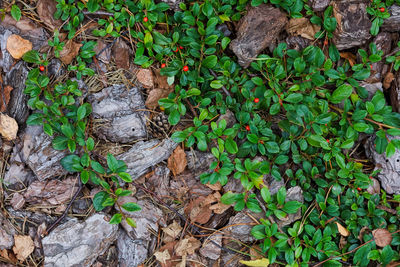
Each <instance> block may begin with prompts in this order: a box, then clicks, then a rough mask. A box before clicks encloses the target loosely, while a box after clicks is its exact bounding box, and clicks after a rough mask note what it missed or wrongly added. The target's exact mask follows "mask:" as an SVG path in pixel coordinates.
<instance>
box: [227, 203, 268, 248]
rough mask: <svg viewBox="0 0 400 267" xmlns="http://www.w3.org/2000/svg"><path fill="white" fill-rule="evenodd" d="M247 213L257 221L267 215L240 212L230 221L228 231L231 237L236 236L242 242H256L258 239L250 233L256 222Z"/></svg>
mask: <svg viewBox="0 0 400 267" xmlns="http://www.w3.org/2000/svg"><path fill="white" fill-rule="evenodd" d="M246 213H248V214H250V215H251V216H252V217H253V218H256V219H260V218H262V217H263V216H264V215H265V214H264V215H263V214H262V213H254V212H251V211H246V212H245V211H240V212H238V213H237V214H236V215H235V216H233V217H231V218H230V219H229V223H228V227H227V230H228V231H229V232H230V234H231V236H234V237H235V238H236V239H238V240H240V241H241V242H244V243H248V242H254V241H255V240H256V239H255V238H254V237H253V236H252V235H251V234H250V231H251V229H252V228H253V226H254V225H252V224H253V223H254V221H253V219H252V218H250V216H248V215H247V214H246Z"/></svg>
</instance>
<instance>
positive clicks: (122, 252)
mask: <svg viewBox="0 0 400 267" xmlns="http://www.w3.org/2000/svg"><path fill="white" fill-rule="evenodd" d="M117 249H118V261H119V266H120V267H136V266H138V265H139V264H140V263H142V262H143V261H145V260H146V258H147V254H148V251H147V242H143V241H142V240H137V239H136V240H135V239H132V238H130V237H129V236H128V235H127V234H126V233H125V232H124V231H123V230H120V231H119V236H118V240H117Z"/></svg>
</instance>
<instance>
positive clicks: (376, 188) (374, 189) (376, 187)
mask: <svg viewBox="0 0 400 267" xmlns="http://www.w3.org/2000/svg"><path fill="white" fill-rule="evenodd" d="M367 191H368V193H370V194H371V195H373V194H380V193H381V185H380V184H379V182H378V180H376V179H374V178H372V185H370V186H369V187H368V188H367Z"/></svg>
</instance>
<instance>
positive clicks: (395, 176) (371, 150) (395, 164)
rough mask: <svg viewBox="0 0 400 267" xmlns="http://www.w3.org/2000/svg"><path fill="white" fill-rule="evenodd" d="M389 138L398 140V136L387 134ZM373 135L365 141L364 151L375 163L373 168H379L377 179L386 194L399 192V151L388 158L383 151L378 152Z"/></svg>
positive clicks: (399, 138)
mask: <svg viewBox="0 0 400 267" xmlns="http://www.w3.org/2000/svg"><path fill="white" fill-rule="evenodd" d="M387 137H388V138H389V140H393V139H396V140H400V137H398V136H396V137H392V136H390V135H388V136H387ZM374 140H375V136H372V137H370V138H369V139H368V140H367V142H366V143H365V152H366V154H367V156H368V157H369V158H372V160H373V161H374V163H375V169H374V170H381V171H380V172H379V173H378V176H377V178H378V180H379V181H380V182H381V185H382V188H383V189H384V190H385V191H386V193H388V194H400V152H399V150H397V149H396V152H395V154H394V155H393V156H391V157H390V158H388V157H386V154H385V152H383V153H382V154H379V153H378V152H376V150H375V146H374Z"/></svg>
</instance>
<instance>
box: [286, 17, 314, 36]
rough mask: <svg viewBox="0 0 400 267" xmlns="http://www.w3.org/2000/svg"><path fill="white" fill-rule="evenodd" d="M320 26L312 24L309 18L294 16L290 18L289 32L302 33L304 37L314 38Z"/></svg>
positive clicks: (293, 33)
mask: <svg viewBox="0 0 400 267" xmlns="http://www.w3.org/2000/svg"><path fill="white" fill-rule="evenodd" d="M320 29H321V27H320V26H318V25H314V24H311V22H310V21H309V20H308V19H307V18H293V19H291V20H289V23H288V26H287V32H288V33H289V34H290V35H292V36H297V35H300V36H301V37H303V38H306V39H309V40H314V39H315V38H314V36H315V34H316V33H317V32H318V31H319V30H320Z"/></svg>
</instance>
